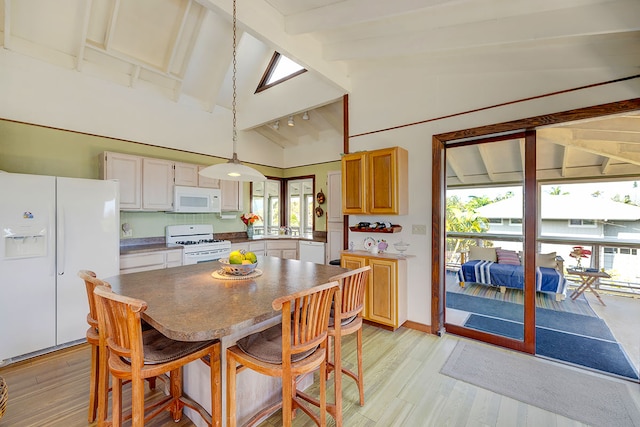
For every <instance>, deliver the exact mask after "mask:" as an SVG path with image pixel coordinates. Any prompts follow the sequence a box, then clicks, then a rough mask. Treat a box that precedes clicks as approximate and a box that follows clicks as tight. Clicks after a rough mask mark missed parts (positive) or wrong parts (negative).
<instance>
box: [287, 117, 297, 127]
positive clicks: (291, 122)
mask: <svg viewBox="0 0 640 427" xmlns="http://www.w3.org/2000/svg"><path fill="white" fill-rule="evenodd" d="M287 124H288V125H289V126H295V125H296V124H295V123H294V122H293V116H289V121H288V122H287Z"/></svg>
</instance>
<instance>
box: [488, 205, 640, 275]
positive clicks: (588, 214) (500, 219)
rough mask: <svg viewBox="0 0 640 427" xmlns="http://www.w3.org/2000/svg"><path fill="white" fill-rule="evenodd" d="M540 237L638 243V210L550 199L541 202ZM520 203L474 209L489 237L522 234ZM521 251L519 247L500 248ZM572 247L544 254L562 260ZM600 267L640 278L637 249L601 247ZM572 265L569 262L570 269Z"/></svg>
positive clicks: (547, 248)
mask: <svg viewBox="0 0 640 427" xmlns="http://www.w3.org/2000/svg"><path fill="white" fill-rule="evenodd" d="M540 206H541V208H540V209H541V215H540V218H541V220H540V224H539V227H540V230H539V235H540V236H542V237H565V238H571V237H575V238H578V239H601V240H604V241H605V242H611V243H614V242H616V241H619V240H621V241H632V240H635V241H638V242H640V206H635V205H629V204H625V203H621V202H615V201H613V200H610V199H607V198H604V197H590V196H575V195H549V194H543V195H542V198H541V205H540ZM522 212H523V203H522V197H521V196H520V195H518V196H514V197H511V198H508V199H504V200H500V201H498V202H495V203H491V204H489V205H485V206H483V207H481V208H478V209H477V213H478V214H479V215H480V216H482V217H484V218H486V219H487V220H488V222H489V230H488V232H490V233H504V234H522ZM501 245H502V246H514V245H515V247H516V248H518V249H519V250H520V249H521V247H519V246H521V245H520V244H513V243H512V244H502V243H501ZM570 249H571V245H549V244H545V245H544V246H543V248H542V250H544V251H556V252H558V254H559V255H561V256H562V257H563V258H565V260H570V258H569V257H568V253H569V252H570ZM600 251H601V252H600V254H599V259H600V260H601V261H600V267H602V268H605V269H606V270H607V271H609V270H615V271H616V272H617V274H618V275H619V276H621V278H623V277H624V278H627V279H632V278H638V277H640V267H639V266H638V264H640V263H639V262H638V261H640V260H639V259H638V249H635V248H623V247H614V246H607V245H606V244H605V245H602V246H600ZM570 264H571V261H569V265H570Z"/></svg>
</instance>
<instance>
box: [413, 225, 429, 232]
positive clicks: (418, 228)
mask: <svg viewBox="0 0 640 427" xmlns="http://www.w3.org/2000/svg"><path fill="white" fill-rule="evenodd" d="M411 234H427V226H426V225H424V224H413V225H412V226H411Z"/></svg>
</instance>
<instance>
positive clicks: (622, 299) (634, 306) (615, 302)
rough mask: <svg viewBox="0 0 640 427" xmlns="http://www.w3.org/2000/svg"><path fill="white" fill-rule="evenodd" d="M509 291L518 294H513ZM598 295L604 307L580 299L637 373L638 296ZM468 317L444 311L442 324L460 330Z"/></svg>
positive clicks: (450, 277)
mask: <svg viewBox="0 0 640 427" xmlns="http://www.w3.org/2000/svg"><path fill="white" fill-rule="evenodd" d="M447 279H448V280H447V282H448V283H447V287H448V290H450V291H453V292H456V291H458V289H456V287H458V286H459V285H458V283H457V281H456V280H455V275H451V274H450V273H449V274H447ZM574 285H575V286H577V284H574V283H572V282H570V283H569V286H570V287H569V289H568V290H567V295H570V294H571V292H572V291H573V287H574ZM479 286H483V285H479ZM508 291H509V290H508ZM511 291H515V292H520V291H516V290H511ZM599 293H600V295H601V298H602V300H603V301H604V303H605V304H606V306H604V305H602V304H601V303H600V302H599V301H598V300H597V298H596V297H595V295H593V293H591V292H590V291H587V292H585V293H584V296H585V297H586V300H587V301H588V303H589V306H590V307H591V309H593V311H594V312H595V313H596V314H597V316H598V317H600V318H601V319H603V320H604V321H605V323H606V324H607V326H608V327H609V329H610V330H611V332H612V333H613V335H614V336H615V337H616V339H617V341H618V342H619V343H620V344H621V345H622V347H623V348H624V350H625V352H626V353H627V355H628V356H629V358H630V359H631V362H632V363H633V365H634V366H635V367H636V369H637V370H640V335H639V333H638V330H637V327H636V325H640V296H635V295H629V296H626V295H620V294H616V293H608V292H606V291H599ZM496 294H497V290H496ZM497 295H499V294H497ZM498 298H499V297H498ZM550 298H551V297H550ZM572 303H574V302H573V301H572V300H571V299H569V298H568V297H567V298H566V299H565V300H564V301H562V302H561V303H560V304H562V305H564V304H572ZM547 308H552V309H553V307H547ZM566 308H568V310H567V311H574V310H575V309H573V308H571V307H566ZM468 315H469V313H468V312H464V311H460V310H455V309H451V308H447V309H446V321H447V323H450V324H455V325H461V326H462V325H464V323H465V321H466V319H467V317H468Z"/></svg>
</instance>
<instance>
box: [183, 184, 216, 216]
mask: <svg viewBox="0 0 640 427" xmlns="http://www.w3.org/2000/svg"><path fill="white" fill-rule="evenodd" d="M221 197H222V195H221V192H220V190H219V189H217V188H200V187H183V186H180V185H176V186H174V187H173V212H185V213H210V212H215V213H219V212H220V204H221V200H220V199H221Z"/></svg>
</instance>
